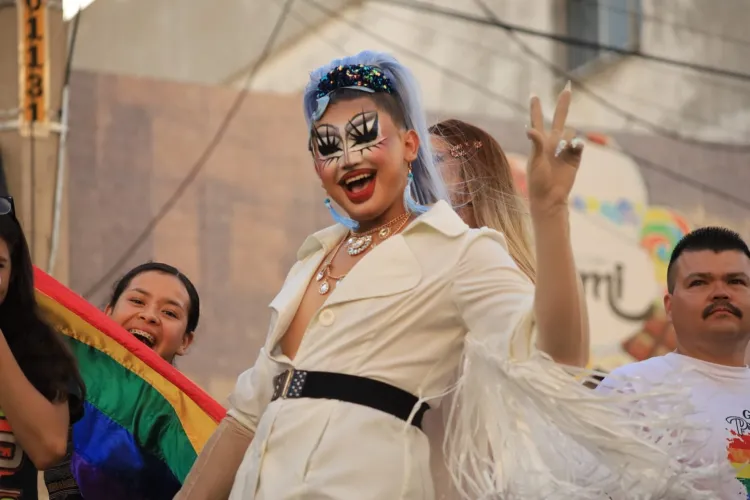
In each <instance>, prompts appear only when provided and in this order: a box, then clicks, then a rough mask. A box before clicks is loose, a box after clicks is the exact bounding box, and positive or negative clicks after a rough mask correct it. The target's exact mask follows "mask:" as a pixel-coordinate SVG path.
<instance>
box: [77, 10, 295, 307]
mask: <svg viewBox="0 0 750 500" xmlns="http://www.w3.org/2000/svg"><path fill="white" fill-rule="evenodd" d="M294 1H295V0H286V1H285V3H284V6H283V7H282V11H281V14H279V17H278V19H277V20H276V24H275V25H274V27H273V30H272V31H271V34H270V35H269V37H268V39H267V40H266V43H265V46H264V47H263V51H262V52H261V54H260V56H259V57H258V59H257V61H256V62H255V64H254V65H253V67H252V68H251V69H250V71H249V72H248V74H247V79H246V80H245V85H244V87H243V88H242V90H240V92H239V93H238V94H237V97H236V98H235V100H234V102H233V103H232V106H231V107H230V108H229V111H228V112H227V114H226V116H225V118H224V120H223V121H222V123H221V125H219V128H218V129H217V131H216V133H215V134H214V136H213V138H212V139H211V141H210V142H209V144H208V146H207V147H206V149H205V150H204V152H203V154H201V156H200V157H199V158H198V160H197V161H196V162H195V164H194V165H193V167H192V168H191V169H190V170H189V172H188V174H187V175H186V176H185V177H184V178H183V180H182V181H181V182H180V184H179V186H178V187H177V189H176V190H175V192H174V193H173V194H172V196H170V197H169V199H168V200H167V201H166V202H165V203H164V205H163V206H162V207H161V209H160V210H159V212H158V213H157V214H156V215H155V216H154V217H152V218H151V220H149V222H148V223H147V224H146V226H145V227H144V228H143V230H142V231H141V233H140V234H139V235H138V237H137V238H136V239H135V240H134V241H133V243H131V244H130V245H129V246H128V247H127V249H126V250H125V251H124V252H123V253H122V256H121V257H120V258H119V259H117V260H116V261H115V263H114V264H113V265H112V266H111V267H110V268H109V270H108V271H107V272H106V273H104V274H103V275H102V276H101V277H100V278H99V279H98V280H96V281H95V282H94V284H93V285H91V286H90V287H89V288H88V290H87V291H86V292H85V293H84V294H83V297H84V298H85V299H87V300H89V299H91V297H92V295H94V294H95V293H96V292H98V291H99V290H100V289H101V287H102V286H104V285H105V284H106V283H108V282H109V280H111V279H112V278H113V277H114V276H115V273H117V272H118V270H119V269H120V268H121V267H122V266H123V265H125V263H127V261H128V259H130V257H131V255H132V254H133V253H134V252H135V251H136V250H137V249H138V248H140V246H141V245H143V243H144V242H145V241H146V239H147V238H148V237H149V235H150V234H151V233H152V232H153V231H154V229H155V228H156V226H157V225H158V224H159V222H161V220H162V219H164V217H165V216H166V215H167V214H168V213H169V212H170V211H171V210H172V208H174V206H175V204H176V203H177V201H179V199H180V198H181V197H182V195H183V194H184V193H185V191H186V190H187V188H188V187H189V186H190V185H191V184H192V183H193V181H195V179H196V177H197V176H198V174H199V173H200V172H201V170H202V169H203V167H205V166H206V164H207V163H208V160H209V159H210V158H211V155H212V154H213V152H214V151H215V150H216V148H217V147H218V145H219V144H220V143H221V141H222V139H223V137H224V134H225V133H226V131H227V129H228V128H229V125H230V124H231V123H232V120H233V119H234V117H235V116H236V115H237V113H238V111H239V110H240V108H241V106H242V103H243V102H244V101H245V98H246V97H247V94H248V93H249V91H250V84H251V83H252V80H253V78H254V77H255V75H256V73H257V71H258V69H259V68H260V67H261V66H262V65H263V63H265V61H266V59H268V57H269V55H270V54H271V51H272V50H273V47H274V45H275V42H276V38H277V37H278V35H279V33H280V32H281V28H282V26H283V25H284V22H285V21H286V19H287V16H288V14H289V11H290V9H291V7H292V4H293V3H294Z"/></svg>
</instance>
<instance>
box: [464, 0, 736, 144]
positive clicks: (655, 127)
mask: <svg viewBox="0 0 750 500" xmlns="http://www.w3.org/2000/svg"><path fill="white" fill-rule="evenodd" d="M474 3H476V4H477V5H478V6H479V8H481V9H482V10H483V11H484V13H485V14H486V15H487V16H488V17H489V18H490V19H492V20H494V21H497V22H498V23H499V24H504V23H503V22H502V21H501V20H500V19H498V17H497V15H496V14H495V13H494V12H493V11H492V10H491V9H490V8H489V7H488V6H487V4H486V3H485V2H484V0H474ZM507 35H508V36H509V37H510V38H511V40H513V42H514V43H515V44H516V45H517V46H518V47H519V48H520V49H521V50H522V51H523V52H525V53H526V54H527V55H529V56H531V57H532V58H533V59H534V60H536V61H537V62H539V63H541V64H542V65H543V66H544V67H546V68H547V70H549V71H550V72H551V73H552V74H554V75H556V76H559V77H562V78H565V79H568V80H570V81H571V82H572V83H574V84H575V85H576V90H580V91H581V92H583V93H584V94H586V95H588V96H589V97H590V98H591V99H592V100H594V101H596V102H597V103H598V104H599V105H600V106H602V107H604V108H606V109H608V110H610V111H612V112H613V113H615V114H617V115H619V116H621V117H623V118H625V119H626V120H628V121H630V122H633V123H638V124H640V125H642V126H643V127H645V128H647V129H648V130H650V131H651V132H653V133H655V134H657V135H660V136H662V137H666V138H668V139H672V140H674V141H679V142H683V143H685V144H691V145H694V146H699V147H702V148H705V149H720V150H722V151H725V152H732V153H746V152H750V144H727V143H718V142H709V141H703V140H700V139H695V138H692V137H686V136H684V135H682V134H679V133H677V132H675V131H673V130H669V129H668V128H666V127H663V126H661V125H659V124H656V123H654V122H651V121H649V120H646V119H644V118H641V117H640V116H638V115H635V114H633V113H630V112H628V111H625V110H624V109H622V108H620V107H619V106H617V105H615V104H613V103H612V102H611V101H609V100H607V99H606V98H604V97H602V96H600V95H599V94H597V93H596V92H595V91H593V90H591V88H589V87H588V86H587V85H586V84H584V83H583V81H581V79H579V78H576V77H575V76H573V75H571V74H570V72H568V71H566V70H564V69H562V68H561V67H559V66H557V65H556V64H554V63H553V62H552V61H550V60H548V59H546V58H545V57H544V56H542V55H541V54H540V53H539V52H536V51H535V50H534V49H532V48H531V46H529V45H528V44H527V43H526V42H524V41H523V40H522V39H521V37H519V36H518V34H517V33H515V32H514V31H507Z"/></svg>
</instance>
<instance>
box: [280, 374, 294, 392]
mask: <svg viewBox="0 0 750 500" xmlns="http://www.w3.org/2000/svg"><path fill="white" fill-rule="evenodd" d="M282 375H284V374H282ZM293 378H294V368H290V369H289V370H287V371H286V375H285V376H284V385H283V386H282V387H281V393H280V394H279V397H280V398H281V399H286V398H287V396H289V387H291V385H292V379H293Z"/></svg>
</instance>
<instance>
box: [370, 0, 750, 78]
mask: <svg viewBox="0 0 750 500" xmlns="http://www.w3.org/2000/svg"><path fill="white" fill-rule="evenodd" d="M370 1H372V2H375V3H381V4H390V5H396V6H399V7H404V8H407V9H412V10H416V11H420V12H430V13H432V14H439V15H442V16H446V17H450V18H453V19H459V20H462V21H466V22H470V23H473V24H480V25H484V26H494V27H496V28H502V29H504V30H506V31H514V32H516V33H523V34H525V35H530V36H535V37H538V38H546V39H548V40H553V41H555V42H558V43H563V44H565V45H571V46H576V47H584V48H589V49H595V50H602V51H606V52H613V53H615V54H621V55H625V56H632V57H639V58H641V59H645V60H649V61H654V62H658V63H662V64H666V65H669V66H675V67H678V68H684V69H689V70H693V71H696V72H699V73H707V74H711V75H714V76H723V77H726V78H733V79H737V80H742V81H750V74H748V73H741V72H738V71H732V70H728V69H723V68H717V67H713V66H706V65H703V64H697V63H691V62H688V61H680V60H677V59H671V58H669V57H663V56H657V55H655V54H647V53H644V52H640V51H637V50H632V49H623V48H621V47H616V46H614V45H605V44H602V43H598V42H590V41H588V40H582V39H580V38H575V37H571V36H567V35H560V34H557V33H550V32H547V31H542V30H537V29H533V28H529V27H527V26H520V25H516V24H511V23H506V22H503V21H493V20H491V19H487V18H484V17H479V16H475V15H472V14H468V13H466V12H461V11H459V10H455V9H446V8H444V7H438V6H435V5H432V4H429V3H426V2H422V1H419V0H370Z"/></svg>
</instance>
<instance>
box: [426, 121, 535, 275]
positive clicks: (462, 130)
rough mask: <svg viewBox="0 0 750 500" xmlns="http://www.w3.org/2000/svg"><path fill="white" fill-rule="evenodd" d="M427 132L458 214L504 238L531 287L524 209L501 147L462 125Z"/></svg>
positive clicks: (532, 264) (444, 125) (450, 124)
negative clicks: (430, 136)
mask: <svg viewBox="0 0 750 500" xmlns="http://www.w3.org/2000/svg"><path fill="white" fill-rule="evenodd" d="M430 133H431V134H432V137H433V139H432V143H433V148H434V150H435V152H436V155H435V157H436V160H437V162H438V163H439V164H440V165H441V166H442V173H443V177H444V179H445V183H446V184H447V185H448V188H449V190H450V192H451V201H452V202H453V205H454V207H455V209H456V211H457V212H458V214H459V215H460V216H461V218H462V219H463V220H464V222H466V224H468V225H469V226H470V227H474V228H477V227H488V228H490V229H494V230H496V231H499V232H501V233H503V234H504V235H505V238H506V241H507V243H508V250H509V253H510V256H511V257H512V258H513V260H515V261H516V264H517V265H518V267H519V268H520V269H521V271H523V273H524V274H525V275H526V276H528V278H529V279H530V280H531V282H532V283H534V282H536V262H535V260H536V259H535V258H534V253H533V251H532V246H531V242H530V237H529V231H528V220H529V217H528V209H527V206H526V203H525V202H524V200H523V199H522V197H521V196H520V194H519V193H518V190H517V189H516V186H515V183H514V182H513V175H512V173H511V166H510V163H509V162H508V158H507V157H506V156H505V152H504V151H503V148H502V147H500V144H499V143H498V142H497V141H496V140H495V139H494V138H493V137H492V136H491V135H490V134H488V133H487V132H485V131H484V130H482V129H481V128H479V127H476V126H474V125H471V124H469V123H466V122H464V121H461V120H456V119H450V120H445V121H442V122H440V123H438V124H436V125H433V126H432V127H430Z"/></svg>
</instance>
